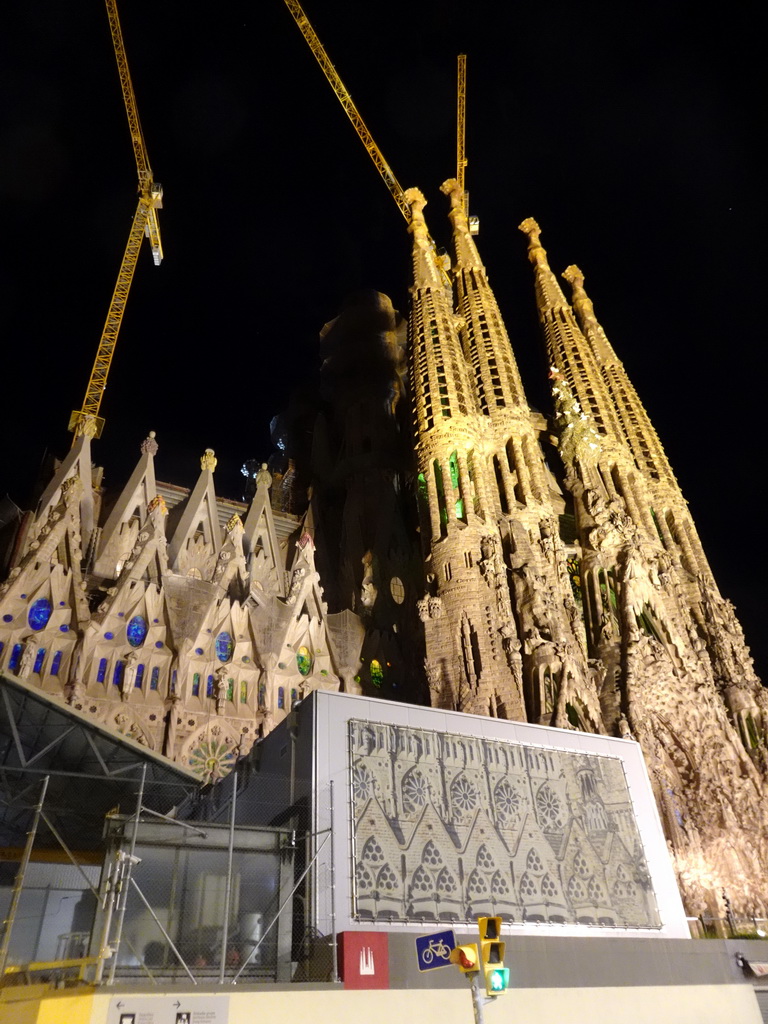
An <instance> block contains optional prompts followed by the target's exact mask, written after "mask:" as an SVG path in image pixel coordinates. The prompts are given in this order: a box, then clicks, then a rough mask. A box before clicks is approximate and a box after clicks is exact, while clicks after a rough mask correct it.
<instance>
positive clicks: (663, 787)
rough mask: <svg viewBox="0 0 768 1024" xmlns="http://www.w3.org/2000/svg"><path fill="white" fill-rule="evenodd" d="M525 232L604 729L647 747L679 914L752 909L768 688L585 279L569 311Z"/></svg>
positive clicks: (767, 826)
mask: <svg viewBox="0 0 768 1024" xmlns="http://www.w3.org/2000/svg"><path fill="white" fill-rule="evenodd" d="M521 230H522V231H523V232H525V233H526V234H527V235H528V239H529V248H528V254H529V258H530V261H531V263H532V264H533V267H534V275H535V282H536V299H537V306H538V311H539V319H540V321H541V324H542V328H543V331H544V336H545V340H546V344H547V351H548V356H549V360H550V363H551V367H552V369H551V376H552V379H553V393H554V396H555V417H556V426H557V431H558V445H559V450H560V455H561V458H562V462H563V465H564V468H565V474H566V475H565V483H566V487H567V489H568V491H569V492H570V494H571V495H572V498H573V505H574V514H575V520H576V530H577V540H578V545H579V548H580V555H581V564H580V572H579V578H580V586H581V594H582V604H583V611H584V620H585V625H586V631H587V639H588V645H589V656H590V659H591V663H592V665H593V666H594V668H595V671H596V674H597V676H598V679H599V695H600V705H601V711H602V716H603V721H604V723H605V725H606V727H607V729H608V731H610V732H613V733H614V734H621V735H628V736H632V737H633V738H635V739H637V740H638V742H639V743H640V744H641V746H642V748H643V751H644V753H645V757H646V761H647V764H648V768H649V772H650V775H651V780H652V783H653V786H654V791H655V794H656V798H657V801H658V804H659V807H660V810H661V813H662V819H663V821H664V823H665V829H666V832H667V836H668V838H669V840H670V842H671V845H672V849H673V852H674V856H675V860H676V864H677V868H678V876H679V879H680V882H681V885H682V888H683V890H684V893H685V895H686V901H687V903H688V906H689V909H691V908H696V907H698V908H700V909H704V906H705V904H706V902H707V900H710V899H711V893H712V892H713V891H717V892H718V894H719V893H720V891H722V890H726V891H727V892H728V895H729V898H731V900H732V901H733V902H734V904H736V903H738V904H739V905H740V909H741V910H742V911H743V912H749V913H751V912H754V911H753V909H750V908H751V907H756V906H758V905H759V904H760V903H764V902H765V899H766V896H768V887H765V886H762V887H761V885H760V883H759V881H758V880H759V879H761V878H765V877H766V868H767V867H768V843H767V842H766V839H767V837H768V815H766V808H765V799H764V796H765V773H766V754H767V753H768V750H767V749H766V735H765V726H766V723H768V714H766V712H767V711H768V701H766V695H765V691H764V690H763V689H762V687H761V686H760V683H759V681H758V680H757V678H756V677H755V675H754V672H753V670H752V665H751V660H750V659H749V656H748V652H747V649H746V647H745V646H744V641H743V637H742V634H741V630H740V627H739V626H738V623H737V621H736V619H735V615H734V613H733V608H732V606H731V605H730V603H729V602H727V601H725V600H724V599H723V598H722V597H721V596H720V594H719V591H718V590H717V586H716V584H715V582H714V579H713V577H712V573H711V570H710V569H709V566H708V564H707V562H706V559H705V556H704V553H703V550H702V546H701V543H700V541H699V538H698V535H697V533H696V529H695V526H694V524H693V520H692V519H691V516H690V513H689V512H688V509H687V506H686V504H685V500H684V498H683V496H682V494H681V492H680V488H679V486H678V484H677V481H676V480H675V477H674V475H673V473H672V470H671V467H670V465H669V462H668V460H667V458H666V455H665V453H664V450H663V448H662V446H661V443H660V441H659V438H658V436H657V434H656V431H655V430H654V428H653V426H652V424H651V422H650V419H649V417H648V415H647V413H646V411H645V409H644V408H643V406H642V404H641V402H640V400H639V398H638V396H637V393H636V391H635V389H634V388H633V387H632V384H631V382H630V381H629V378H628V376H627V374H626V371H625V370H624V367H623V366H622V364H621V362H620V360H619V359H618V357H617V356H616V354H615V352H614V350H613V348H612V347H611V345H610V343H609V342H608V339H607V337H606V335H605V333H604V331H603V330H602V328H601V327H600V325H599V323H598V321H597V319H596V317H595V314H594V310H593V307H592V304H591V302H590V301H589V299H588V297H587V295H586V292H585V291H584V278H583V275H582V274H581V272H580V271H579V270H578V268H576V267H569V268H568V270H567V271H566V272H565V274H564V275H563V276H564V277H565V278H566V280H568V281H569V282H570V283H571V285H572V288H573V303H574V307H575V314H574V310H573V309H572V308H571V306H570V305H569V304H568V302H567V301H566V299H565V297H564V295H563V293H562V291H561V289H560V286H559V285H558V283H557V281H556V279H555V277H554V275H553V273H552V271H551V270H550V268H549V264H548V262H547V256H546V252H545V250H544V248H543V247H542V245H541V241H540V231H539V227H538V225H537V224H536V222H535V221H534V220H532V219H529V220H526V221H524V222H523V224H522V225H521ZM746 879H749V882H748V883H747V881H746ZM758 889H760V890H761V891H760V892H759V893H758V891H757V890H758ZM697 912H698V911H697Z"/></svg>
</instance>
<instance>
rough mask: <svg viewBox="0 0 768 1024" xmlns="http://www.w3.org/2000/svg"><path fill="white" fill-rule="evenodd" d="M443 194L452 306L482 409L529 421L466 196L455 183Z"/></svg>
mask: <svg viewBox="0 0 768 1024" xmlns="http://www.w3.org/2000/svg"><path fill="white" fill-rule="evenodd" d="M441 191H442V192H444V193H445V195H447V196H448V197H449V198H450V200H451V210H450V218H451V223H452V225H453V249H454V265H453V274H454V281H455V289H456V304H457V309H458V312H459V314H460V316H461V317H462V318H463V320H464V327H463V333H464V335H465V338H466V346H465V347H466V349H467V351H468V354H469V358H470V359H471V361H472V367H473V369H474V373H475V385H476V388H477V394H478V399H479V402H480V409H481V411H482V412H483V413H484V414H485V415H486V416H489V415H490V416H493V413H494V412H495V411H496V410H497V409H503V408H508V409H515V410H517V411H518V412H520V413H522V414H523V415H525V416H529V415H530V413H529V409H528V403H527V402H526V398H525V392H524V390H523V382H522V380H521V379H520V371H519V370H518V368H517V362H516V360H515V357H514V354H513V352H512V347H511V345H510V343H509V337H508V335H507V330H506V327H505V326H504V321H503V320H502V318H501V313H500V311H499V307H498V304H497V302H496V297H495V295H494V294H493V291H492V290H491V287H490V285H489V283H488V275H487V274H486V271H485V267H484V266H483V263H482V261H481V259H480V255H479V253H478V251H477V246H476V245H475V240H474V238H473V237H472V235H471V234H470V231H469V223H468V221H467V215H466V212H465V210H464V197H463V194H462V191H461V189H460V187H459V183H458V182H457V181H456V179H455V178H449V179H448V181H445V182H443V184H442V185H441Z"/></svg>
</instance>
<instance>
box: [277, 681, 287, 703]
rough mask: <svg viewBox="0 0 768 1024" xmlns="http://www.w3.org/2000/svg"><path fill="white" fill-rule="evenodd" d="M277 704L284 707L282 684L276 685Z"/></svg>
mask: <svg viewBox="0 0 768 1024" xmlns="http://www.w3.org/2000/svg"><path fill="white" fill-rule="evenodd" d="M277 706H278V707H279V708H284V707H285V690H284V689H283V687H282V686H280V687H278V690H277Z"/></svg>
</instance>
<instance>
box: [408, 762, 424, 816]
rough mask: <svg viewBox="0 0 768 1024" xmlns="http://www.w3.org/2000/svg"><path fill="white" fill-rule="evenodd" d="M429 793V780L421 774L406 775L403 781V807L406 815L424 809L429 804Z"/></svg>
mask: <svg viewBox="0 0 768 1024" xmlns="http://www.w3.org/2000/svg"><path fill="white" fill-rule="evenodd" d="M428 792H429V788H428V786H427V780H426V779H425V778H424V776H423V775H422V774H421V772H411V773H410V775H406V777H405V778H404V779H403V807H404V809H405V811H406V813H408V814H411V813H413V811H415V810H418V808H419V807H423V806H424V804H425V803H426V802H427V794H428Z"/></svg>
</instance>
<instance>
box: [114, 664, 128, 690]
mask: <svg viewBox="0 0 768 1024" xmlns="http://www.w3.org/2000/svg"><path fill="white" fill-rule="evenodd" d="M124 672H125V662H124V661H118V662H115V671H114V672H113V673H112V685H113V686H119V685H120V684H121V683H122V681H123V673H124Z"/></svg>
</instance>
